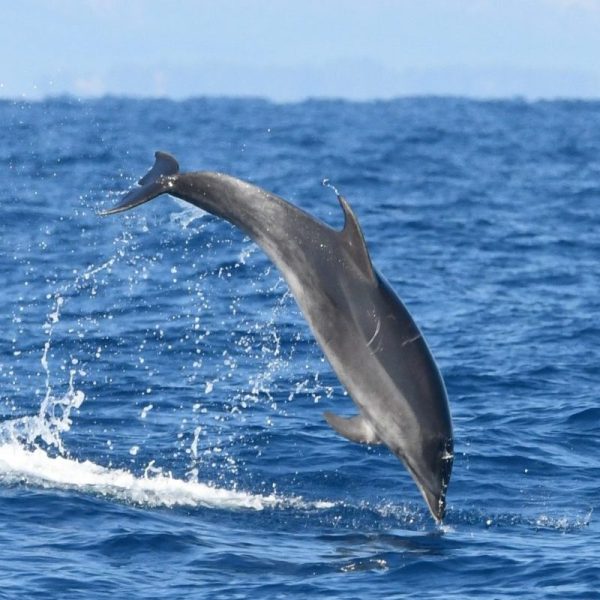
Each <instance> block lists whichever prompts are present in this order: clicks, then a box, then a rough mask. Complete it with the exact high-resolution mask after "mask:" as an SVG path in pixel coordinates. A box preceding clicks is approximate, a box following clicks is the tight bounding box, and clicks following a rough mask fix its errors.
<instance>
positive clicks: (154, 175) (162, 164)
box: [138, 150, 179, 185]
mask: <svg viewBox="0 0 600 600" xmlns="http://www.w3.org/2000/svg"><path fill="white" fill-rule="evenodd" d="M177 173H179V163H178V162H177V161H176V160H175V157H174V156H171V155H170V154H169V153H168V152H161V151H160V150H159V151H158V152H155V153H154V165H153V166H152V168H151V169H150V170H149V171H148V172H147V173H146V174H145V175H144V176H143V177H142V178H141V179H140V180H139V181H138V183H139V184H140V185H146V184H147V183H152V182H153V181H156V180H157V179H158V178H159V177H160V176H161V175H162V176H167V175H177Z"/></svg>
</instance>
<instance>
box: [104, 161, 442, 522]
mask: <svg viewBox="0 0 600 600" xmlns="http://www.w3.org/2000/svg"><path fill="white" fill-rule="evenodd" d="M155 158H156V160H155V163H154V166H153V167H152V168H151V169H150V171H149V172H148V173H147V174H146V175H144V176H143V177H142V178H141V179H140V180H139V187H135V188H133V189H132V190H130V191H129V192H128V193H127V194H126V195H125V196H124V198H123V199H122V201H121V203H120V204H118V205H117V206H115V207H114V208H111V209H109V210H106V211H104V212H102V213H100V214H101V215H103V216H104V215H111V214H115V213H119V212H122V211H125V210H129V209H131V208H134V207H136V206H139V205H140V204H143V203H144V202H148V201H149V200H151V199H153V198H155V197H156V196H160V195H161V194H169V195H171V196H175V197H177V198H181V199H182V200H185V201H187V202H190V203H191V204H194V205H195V206H198V207H200V208H201V209H203V210H205V211H208V212H209V213H212V214H214V215H216V216H218V217H221V218H223V219H226V220H227V221H229V222H230V223H232V224H233V225H235V226H236V227H238V228H239V229H241V230H242V231H243V232H244V233H245V234H246V235H248V236H249V237H250V238H251V239H252V240H254V241H255V242H256V243H257V244H258V245H259V246H260V247H261V248H262V249H263V250H264V252H265V253H266V254H267V255H268V257H269V258H270V259H271V260H272V261H273V263H275V265H276V266H277V267H278V269H279V271H280V272H281V274H282V275H283V277H284V278H285V280H286V282H287V284H288V286H289V288H290V290H291V292H292V294H293V296H294V298H295V299H296V302H297V303H298V306H299V307H300V310H301V311H302V313H303V315H304V317H305V318H306V320H307V321H308V324H309V326H310V328H311V330H312V331H313V333H314V335H315V338H316V340H317V342H318V343H319V345H320V347H321V348H322V350H323V352H324V353H325V356H326V357H327V359H328V360H329V362H330V364H331V366H332V368H333V370H334V371H335V373H336V375H337V377H338V378H339V380H340V382H341V383H342V385H343V386H344V387H345V388H346V390H347V391H348V393H349V394H350V397H351V398H352V400H353V401H354V403H355V404H356V406H357V407H358V414H357V415H356V416H353V417H351V418H344V417H341V416H338V415H335V414H333V413H331V412H326V413H325V415H324V416H325V419H326V420H327V422H328V423H329V425H330V426H331V427H332V428H333V429H334V430H335V431H336V432H337V433H338V434H339V435H341V436H342V437H344V438H346V439H348V440H350V441H352V442H358V443H362V444H384V445H385V446H387V447H388V448H389V449H390V450H391V452H392V453H393V454H395V455H396V456H397V457H398V458H399V459H400V460H401V461H402V462H403V463H404V465H405V467H406V468H407V470H408V471H409V473H410V474H411V476H412V478H413V479H414V481H415V483H416V484H417V487H418V488H419V490H420V491H421V493H422V495H423V497H424V499H425V501H426V503H427V506H428V507H429V510H430V511H431V514H432V515H433V517H434V519H435V520H436V522H438V523H440V522H441V521H442V519H443V517H444V513H445V508H446V490H447V488H448V483H449V481H450V474H451V470H452V462H453V436H452V420H451V417H450V409H449V406H448V398H447V395H446V389H445V387H444V382H443V379H442V376H441V374H440V371H439V370H438V367H437V366H436V363H435V360H434V359H433V356H432V354H431V352H430V350H429V348H428V346H427V344H426V342H425V339H424V337H423V334H422V333H421V332H420V331H419V328H418V327H417V325H416V324H415V322H414V321H413V319H412V317H411V316H410V314H409V312H408V311H407V309H406V308H405V306H404V305H403V304H402V302H401V300H400V299H399V298H398V296H397V295H396V294H395V293H394V291H393V290H392V288H391V287H390V285H389V284H388V283H387V281H386V280H385V279H384V278H383V277H382V276H381V275H380V274H379V273H378V272H377V270H376V269H375V268H374V267H373V264H372V263H371V258H370V256H369V252H368V250H367V246H366V243H365V239H364V237H363V234H362V231H361V228H360V225H359V223H358V220H357V218H356V215H355V214H354V212H353V211H352V209H351V208H350V205H349V204H348V202H347V201H346V199H345V198H344V197H343V196H341V195H340V194H339V193H337V191H336V195H337V198H338V201H339V203H340V206H341V208H342V211H343V212H344V217H345V223H344V227H343V229H342V230H341V231H339V230H336V229H334V228H332V227H330V226H328V225H326V224H325V223H323V222H321V221H319V220H318V219H315V218H314V217H312V216H311V215H309V214H308V213H306V212H304V211H302V210H300V209H299V208H297V207H295V206H293V205H292V204H290V203H289V202H286V201H285V200H283V199H282V198H280V197H278V196H276V195H275V194H272V193H270V192H267V191H265V190H263V189H261V188H259V187H256V186H254V185H252V184H250V183H247V182H245V181H242V180H240V179H236V178H235V177H231V176H229V175H225V174H222V173H214V172H208V171H199V172H190V173H180V172H179V165H178V163H177V161H176V160H175V158H174V157H173V156H171V155H170V154H167V153H166V152H156V154H155Z"/></svg>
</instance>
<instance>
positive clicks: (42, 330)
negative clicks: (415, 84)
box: [0, 98, 600, 599]
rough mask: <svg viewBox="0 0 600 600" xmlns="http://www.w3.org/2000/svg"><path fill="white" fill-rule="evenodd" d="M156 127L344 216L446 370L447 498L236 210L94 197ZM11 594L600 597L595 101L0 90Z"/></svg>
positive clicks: (2, 478) (128, 173)
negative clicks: (31, 99) (410, 468)
mask: <svg viewBox="0 0 600 600" xmlns="http://www.w3.org/2000/svg"><path fill="white" fill-rule="evenodd" d="M157 149H162V150H167V151H170V152H172V153H173V154H174V155H175V156H177V157H178V159H179V160H180V163H181V166H182V169H183V170H220V171H224V172H227V173H230V174H233V175H236V176H238V177H241V178H243V179H247V180H249V181H251V182H253V183H255V184H258V185H260V186H262V187H264V188H266V189H269V190H271V191H274V192H276V193H278V194H279V195H281V196H283V197H285V198H287V199H288V200H290V201H292V202H294V203H295V204H297V205H299V206H301V207H302V208H304V209H305V210H307V211H309V212H311V213H312V214H314V215H316V216H318V217H320V218H322V219H323V220H325V221H326V222H328V223H329V224H331V225H333V226H341V224H342V220H343V219H342V215H341V211H340V209H339V206H338V204H337V201H336V199H335V196H334V195H333V193H332V192H331V190H328V189H327V188H324V187H322V186H321V180H322V179H324V178H329V179H330V180H331V182H332V183H333V184H335V186H337V187H338V188H339V189H340V191H341V192H342V193H343V194H344V195H345V196H346V197H347V198H348V200H349V201H350V203H351V205H352V206H353V208H354V210H355V212H356V213H357V215H358V216H359V219H360V221H361V224H362V226H363V230H364V233H365V237H366V239H367V242H368V245H369V248H370V252H371V255H372V258H373V261H374V263H375V264H376V266H377V267H378V269H379V270H380V271H381V272H382V273H383V274H384V275H385V276H386V278H387V279H388V280H389V281H390V283H391V284H392V286H393V287H394V288H395V289H396V291H397V292H398V293H399V295H400V296H401V297H402V299H403V300H404V301H405V303H406V305H407V306H408V308H409V310H410V311H411V313H412V314H413V316H414V318H415V320H416V321H417V323H418V324H419V326H420V327H421V329H422V331H423V332H424V334H425V336H426V337H427V339H428V342H429V345H430V347H431V349H432V351H433V353H434V355H435V357H436V359H437V361H438V364H439V366H440V368H441V370H442V373H443V375H444V379H445V382H446V386H447V389H448V394H449V398H450V404H451V411H452V416H453V423H454V431H455V460H454V470H453V476H452V480H451V482H450V487H449V491H448V511H447V517H446V519H445V523H444V525H443V526H442V527H438V526H436V525H435V524H434V523H433V521H432V519H431V517H430V515H429V513H428V510H427V508H426V506H425V504H424V502H423V500H422V498H421V496H420V494H419V492H418V491H417V489H416V487H415V485H414V483H413V482H412V480H411V478H410V476H409V475H408V473H407V472H406V471H405V469H404V468H403V467H402V465H401V464H400V462H399V461H398V460H397V459H396V458H395V457H394V456H392V455H391V453H390V452H389V451H388V450H387V449H385V447H372V448H369V447H363V446H359V445H354V444H351V443H349V442H347V441H346V440H344V439H342V438H340V437H339V436H338V435H336V434H335V433H334V432H333V430H331V429H330V428H329V427H328V425H327V424H326V422H325V421H324V419H323V418H322V413H323V412H324V411H325V410H334V411H335V412H342V413H344V412H345V413H351V412H352V410H353V407H352V402H351V400H350V399H349V398H348V397H347V396H346V395H345V394H344V391H343V389H342V388H341V387H340V385H339V384H338V382H337V380H336V378H335V376H334V375H333V373H332V371H331V369H330V367H329V365H328V363H327V362H325V360H324V359H323V356H322V353H321V351H320V349H319V348H318V346H317V345H316V343H315V341H314V339H313V337H312V335H311V333H310V331H309V329H308V327H307V325H306V323H305V322H304V320H303V318H302V316H301V314H300V313H299V310H298V309H297V307H296V305H295V302H294V300H293V298H292V297H291V296H290V294H289V293H288V291H287V287H286V284H285V283H284V282H283V281H282V279H281V278H280V277H279V274H278V273H277V271H276V269H275V268H274V267H273V266H272V265H271V264H270V263H269V261H268V260H267V259H266V257H265V256H264V255H263V254H262V252H261V251H260V250H259V249H258V248H257V247H256V246H255V245H254V244H253V243H252V242H251V241H250V240H248V239H247V238H245V237H244V235H243V234H241V233H240V232H239V231H238V230H236V229H234V228H233V227H232V226H231V225H229V224H228V223H226V222H224V221H220V220H218V219H216V218H214V217H212V216H210V215H206V214H204V213H202V212H201V211H199V210H197V209H194V208H192V207H190V206H189V205H186V204H185V203H183V202H181V201H176V200H174V199H170V198H168V197H166V196H165V197H161V198H159V199H157V200H154V201H153V202H151V203H149V204H147V205H145V206H143V207H140V208H138V209H136V210H135V211H131V212H128V213H125V214H123V215H116V216H113V217H110V218H104V219H103V218H100V217H98V216H97V214H96V211H97V210H99V209H102V208H108V207H110V206H112V205H114V204H115V203H116V202H117V201H118V198H119V196H120V193H121V192H122V191H124V190H126V189H127V188H128V187H130V186H131V185H133V184H134V183H135V181H136V180H137V179H138V178H139V177H140V176H141V175H142V174H143V173H144V172H145V171H146V170H147V169H148V168H149V167H150V166H151V164H152V161H153V153H154V151H155V150H157ZM0 173H1V182H2V185H1V190H2V191H1V193H0V215H1V218H0V273H1V279H0V283H1V287H0V306H1V310H0V320H1V321H0V598H115V597H117V598H118V597H128V598H132V599H134V598H136V599H137V598H158V597H160V598H183V597H191V598H307V597H313V596H315V597H316V596H318V597H326V598H419V599H421V598H439V597H444V598H461V599H462V598H515V597H516V598H585V599H588V598H595V597H596V598H597V597H600V595H599V590H600V568H599V566H598V562H599V560H600V526H599V525H598V510H599V509H600V500H599V493H598V490H599V481H600V402H599V397H598V391H597V389H598V383H599V372H600V371H599V364H600V344H599V342H600V326H599V325H598V317H599V315H600V294H599V293H598V291H599V289H600V103H593V102H558V101H556V102H533V103H530V102H525V101H520V100H513V101H494V102H492V101H487V102H482V101H470V100H463V99H444V98H415V99H402V100H395V101H386V102H372V103H350V102H342V101H307V102H302V103H294V104H273V103H269V102H267V101H262V100H228V99H194V100H189V101H182V102H172V101H167V100H131V99H116V98H105V99H102V100H98V101H77V100H74V99H69V98H60V99H52V100H46V101H43V102H35V103H27V102H12V101H4V102H0Z"/></svg>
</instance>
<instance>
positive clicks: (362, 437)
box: [324, 412, 382, 444]
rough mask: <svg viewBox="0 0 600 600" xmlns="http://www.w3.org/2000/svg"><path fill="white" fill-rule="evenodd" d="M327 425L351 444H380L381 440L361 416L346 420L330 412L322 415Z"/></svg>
mask: <svg viewBox="0 0 600 600" xmlns="http://www.w3.org/2000/svg"><path fill="white" fill-rule="evenodd" d="M324 416H325V419H326V421H327V422H328V423H329V425H330V426H331V427H332V428H333V429H334V430H335V431H337V433H339V434H340V435H341V436H342V437H345V438H346V439H347V440H350V441H351V442H357V443H358V444H381V443H382V442H381V440H380V439H379V438H378V437H377V434H376V433H375V430H374V429H373V428H372V427H371V425H370V424H369V422H368V421H367V420H366V419H365V418H364V417H363V416H362V415H356V416H355V417H350V418H349V419H346V418H344V417H338V415H334V414H333V413H331V412H326V413H325V414H324Z"/></svg>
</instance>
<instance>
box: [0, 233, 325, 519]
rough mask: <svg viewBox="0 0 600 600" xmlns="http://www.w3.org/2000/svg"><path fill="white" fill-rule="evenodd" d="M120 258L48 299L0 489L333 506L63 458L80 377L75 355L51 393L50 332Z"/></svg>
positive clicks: (4, 436)
mask: <svg viewBox="0 0 600 600" xmlns="http://www.w3.org/2000/svg"><path fill="white" fill-rule="evenodd" d="M188 224H189V223H188ZM182 226H183V227H186V226H187V225H185V224H182ZM122 241H123V242H124V245H126V244H127V239H126V238H123V240H122ZM124 255H125V248H124V247H122V248H120V249H119V250H118V252H117V253H116V254H115V255H114V256H113V257H112V258H110V259H109V260H107V261H106V262H104V263H103V264H101V265H100V266H90V267H88V269H86V270H85V271H84V272H82V273H80V274H78V275H77V276H76V277H75V279H74V280H73V281H72V282H71V283H70V284H68V285H65V286H63V287H62V288H61V290H60V291H59V292H58V293H56V294H55V295H54V298H53V305H52V307H51V309H50V312H49V314H48V316H47V319H46V322H45V324H44V326H43V329H44V332H45V334H46V340H45V342H44V345H43V351H42V356H41V358H40V362H41V366H42V369H43V373H44V379H45V394H44V397H43V399H42V401H41V403H40V407H39V410H38V412H37V414H34V415H29V416H24V417H20V418H16V419H8V420H6V421H4V422H2V423H0V484H3V485H15V484H25V485H27V486H33V487H38V488H43V489H61V490H73V491H77V492H80V493H86V494H92V495H96V496H100V497H106V498H109V499H111V500H116V501H120V502H124V503H129V504H135V505H140V506H147V507H168V508H170V507H215V508H225V509H251V510H263V509H266V508H283V509H285V508H295V509H303V510H315V509H316V510H320V509H328V508H331V507H332V506H334V504H333V503H330V502H322V501H316V502H307V501H305V500H303V499H302V498H301V497H294V496H292V497H283V496H279V495H278V494H276V493H275V492H273V493H271V494H266V495H265V494H253V493H250V492H244V491H240V490H237V489H225V488H221V487H216V486H214V485H211V484H207V483H202V482H199V481H197V477H198V469H197V468H195V469H192V470H191V471H190V472H189V473H188V476H189V478H188V479H178V478H176V477H173V476H172V475H171V474H170V473H164V472H163V470H162V469H161V468H158V467H156V466H154V462H155V461H150V463H149V464H148V465H147V467H146V469H145V470H144V471H143V473H142V474H141V475H136V474H134V473H133V472H131V471H128V470H127V469H122V468H113V467H110V466H109V467H106V466H102V465H100V464H97V463H95V462H92V461H90V460H78V459H77V458H74V457H73V456H71V455H70V453H69V452H68V450H67V448H66V447H65V445H64V440H63V436H64V434H65V433H66V432H68V431H69V430H70V429H71V427H72V425H73V414H74V411H76V410H77V409H79V408H80V407H81V405H82V403H83V402H84V400H85V394H84V392H83V391H82V390H79V389H77V388H76V377H77V375H78V374H84V373H83V372H82V371H81V369H80V368H79V366H78V362H79V361H78V360H77V358H76V357H71V360H70V364H71V366H72V367H73V368H70V369H68V373H69V379H68V385H67V390H66V391H65V392H64V393H62V394H59V393H57V392H56V390H55V389H54V386H53V382H52V377H51V364H50V351H51V347H52V342H53V335H54V331H55V328H56V327H57V326H58V324H59V323H60V318H61V311H62V310H63V308H64V306H65V304H66V302H67V301H68V299H69V294H70V293H71V292H72V291H73V289H74V290H75V291H77V292H81V291H82V290H83V289H84V288H85V287H87V286H89V285H92V286H94V285H95V277H96V276H97V275H98V274H99V273H101V272H103V271H106V270H110V269H111V267H112V266H113V265H114V264H115V262H117V261H118V260H119V259H120V258H122V257H123V256H124ZM273 353H274V355H275V356H278V355H279V348H278V340H275V343H274V350H273ZM261 383H262V382H261ZM257 388H262V385H261V384H259V383H257ZM257 391H258V390H257ZM152 408H153V405H152V404H148V405H146V406H144V408H143V409H142V411H141V415H140V417H141V418H142V419H145V418H146V417H147V415H148V413H149V412H150V411H151V410H152ZM201 433H202V428H201V427H200V426H197V427H196V428H195V430H194V433H193V440H192V444H191V447H190V453H191V455H192V458H193V460H194V464H196V462H197V461H198V460H199V459H200V456H199V454H200V452H199V447H198V446H199V442H200V436H201ZM138 450H139V447H138V446H132V448H131V449H130V451H129V452H130V454H131V455H136V454H137V451H138Z"/></svg>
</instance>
